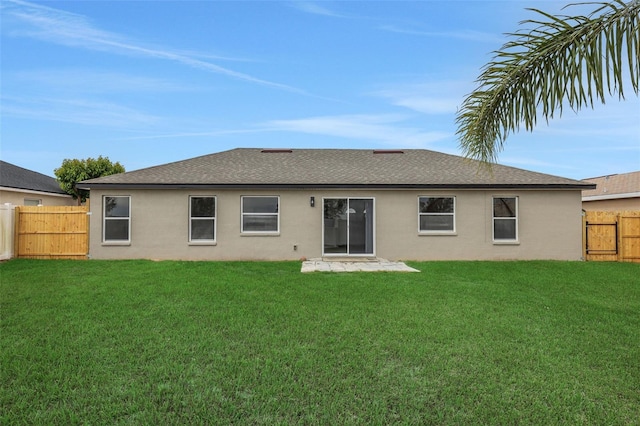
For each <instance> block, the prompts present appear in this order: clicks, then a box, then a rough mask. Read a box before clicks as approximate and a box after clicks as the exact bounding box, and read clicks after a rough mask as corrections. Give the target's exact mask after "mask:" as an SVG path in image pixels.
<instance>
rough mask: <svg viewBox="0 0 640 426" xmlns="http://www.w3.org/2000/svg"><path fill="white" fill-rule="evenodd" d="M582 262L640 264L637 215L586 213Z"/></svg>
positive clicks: (615, 212)
mask: <svg viewBox="0 0 640 426" xmlns="http://www.w3.org/2000/svg"><path fill="white" fill-rule="evenodd" d="M583 229H584V232H583V239H584V244H583V247H584V258H585V260H593V261H618V262H640V211H586V212H585V214H584V227H583Z"/></svg>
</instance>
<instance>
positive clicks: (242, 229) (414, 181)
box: [80, 149, 594, 260]
mask: <svg viewBox="0 0 640 426" xmlns="http://www.w3.org/2000/svg"><path fill="white" fill-rule="evenodd" d="M80 186H81V187H83V188H86V189H90V190H91V210H92V220H91V244H90V255H91V257H93V258H101V259H116V258H118V259H123V258H153V259H194V260H196V259H199V260H236V259H251V260H262V259H264V260H286V259H300V258H316V257H332V256H334V257H382V258H386V259H391V260H400V259H402V260H436V259H566V260H577V259H580V257H581V253H582V248H581V238H582V230H581V191H582V190H584V189H590V188H593V187H594V185H593V184H591V183H586V182H581V181H576V180H571V179H566V178H561V177H556V176H550V175H545V174H541V173H536V172H530V171H526V170H521V169H517V168H512V167H506V166H501V165H494V166H493V167H492V169H490V170H489V169H487V168H486V167H484V166H482V165H481V164H479V163H478V162H475V161H471V160H467V159H464V158H461V157H458V156H454V155H447V154H442V153H438V152H434V151H428V150H411V149H409V150H347V149H345V150H342V149H291V150H290V149H234V150H230V151H225V152H220V153H215V154H211V155H206V156H202V157H197V158H193V159H188V160H184V161H178V162H175V163H169V164H165V165H161V166H156V167H150V168H147V169H141V170H137V171H131V172H127V173H122V174H117V175H111V176H106V177H102V178H98V179H92V180H88V181H85V182H83V183H82V184H81V185H80Z"/></svg>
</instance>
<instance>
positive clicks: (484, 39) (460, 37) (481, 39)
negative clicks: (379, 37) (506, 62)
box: [379, 25, 505, 44]
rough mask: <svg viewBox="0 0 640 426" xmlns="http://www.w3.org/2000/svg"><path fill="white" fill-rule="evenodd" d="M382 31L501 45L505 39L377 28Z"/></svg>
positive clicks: (463, 32)
mask: <svg viewBox="0 0 640 426" xmlns="http://www.w3.org/2000/svg"><path fill="white" fill-rule="evenodd" d="M379 28H380V29H381V30H383V31H389V32H393V33H399V34H407V35H414V36H420V37H437V38H453V39H457V40H465V41H474V42H480V43H493V44H502V43H504V41H505V39H504V38H503V37H499V36H496V35H495V34H492V33H486V32H482V31H474V30H458V31H425V30H416V29H412V28H403V27H398V26H396V25H382V26H380V27H379Z"/></svg>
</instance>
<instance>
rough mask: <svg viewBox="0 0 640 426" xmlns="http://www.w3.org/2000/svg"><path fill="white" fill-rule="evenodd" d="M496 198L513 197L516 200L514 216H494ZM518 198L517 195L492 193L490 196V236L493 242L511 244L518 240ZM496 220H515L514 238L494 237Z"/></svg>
mask: <svg viewBox="0 0 640 426" xmlns="http://www.w3.org/2000/svg"><path fill="white" fill-rule="evenodd" d="M496 198H513V199H514V200H515V201H516V203H515V204H516V211H515V216H514V217H502V216H496V215H495V214H496V212H495V208H494V205H495V200H496ZM519 210H520V200H519V197H518V196H515V195H494V196H492V197H491V236H492V239H493V242H494V243H497V244H500V243H505V244H513V243H517V242H518V241H519V232H518V228H519V223H518V222H519V220H520V219H519V216H520V211H519ZM496 220H513V221H514V222H515V236H514V238H496V235H495V233H496Z"/></svg>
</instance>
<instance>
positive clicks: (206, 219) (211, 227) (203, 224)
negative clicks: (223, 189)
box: [189, 195, 216, 242]
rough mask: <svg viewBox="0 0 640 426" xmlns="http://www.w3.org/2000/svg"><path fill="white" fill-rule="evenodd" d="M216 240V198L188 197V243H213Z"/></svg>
mask: <svg viewBox="0 0 640 426" xmlns="http://www.w3.org/2000/svg"><path fill="white" fill-rule="evenodd" d="M215 240H216V197H212V196H199V195H198V196H196V195H192V196H190V197H189V241H190V242H214V241H215Z"/></svg>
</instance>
